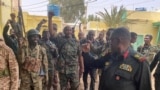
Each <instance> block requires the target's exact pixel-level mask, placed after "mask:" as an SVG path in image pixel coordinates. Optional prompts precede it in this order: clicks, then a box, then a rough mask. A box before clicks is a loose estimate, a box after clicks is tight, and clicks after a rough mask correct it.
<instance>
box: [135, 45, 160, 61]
mask: <svg viewBox="0 0 160 90" xmlns="http://www.w3.org/2000/svg"><path fill="white" fill-rule="evenodd" d="M137 51H138V52H139V53H141V54H142V55H144V56H146V59H147V61H148V63H149V64H151V62H152V60H153V58H154V56H155V54H156V53H157V52H158V48H157V47H156V46H151V45H144V46H140V47H138V49H137Z"/></svg>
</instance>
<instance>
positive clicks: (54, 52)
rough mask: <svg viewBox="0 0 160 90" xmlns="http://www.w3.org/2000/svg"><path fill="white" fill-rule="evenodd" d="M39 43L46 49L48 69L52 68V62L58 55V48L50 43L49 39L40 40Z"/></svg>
mask: <svg viewBox="0 0 160 90" xmlns="http://www.w3.org/2000/svg"><path fill="white" fill-rule="evenodd" d="M41 45H42V46H43V47H44V48H45V49H46V53H47V58H48V69H49V70H53V69H54V64H55V63H56V59H57V57H58V49H57V47H56V45H55V44H54V43H52V42H51V41H50V40H48V41H45V40H41Z"/></svg>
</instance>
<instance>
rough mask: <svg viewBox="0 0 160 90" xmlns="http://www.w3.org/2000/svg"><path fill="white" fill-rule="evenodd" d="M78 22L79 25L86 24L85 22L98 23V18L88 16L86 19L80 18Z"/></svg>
mask: <svg viewBox="0 0 160 90" xmlns="http://www.w3.org/2000/svg"><path fill="white" fill-rule="evenodd" d="M80 21H81V23H83V24H86V23H87V21H88V22H89V21H100V18H99V17H98V16H96V15H88V18H85V17H82V18H81V19H80Z"/></svg>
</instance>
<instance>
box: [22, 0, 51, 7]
mask: <svg viewBox="0 0 160 90" xmlns="http://www.w3.org/2000/svg"><path fill="white" fill-rule="evenodd" d="M45 2H48V0H47V1H46V0H45V1H42V2H39V3H34V4H28V5H23V6H22V7H30V6H34V5H38V4H42V3H45Z"/></svg>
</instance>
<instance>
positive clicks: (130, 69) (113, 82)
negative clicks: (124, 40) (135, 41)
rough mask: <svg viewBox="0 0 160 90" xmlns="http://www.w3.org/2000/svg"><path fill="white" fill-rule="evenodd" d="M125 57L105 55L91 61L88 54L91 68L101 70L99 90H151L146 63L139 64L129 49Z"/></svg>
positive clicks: (85, 54) (86, 54)
mask: <svg viewBox="0 0 160 90" xmlns="http://www.w3.org/2000/svg"><path fill="white" fill-rule="evenodd" d="M127 52H128V54H127V55H118V54H107V55H106V56H105V57H102V58H101V59H99V60H93V58H92V57H91V56H90V55H89V54H88V53H83V56H85V57H87V58H88V60H90V62H92V64H91V66H92V67H95V68H102V69H103V70H102V75H101V79H100V85H99V90H151V82H150V70H149V66H148V64H147V62H146V61H145V62H140V61H139V60H138V59H137V58H135V57H137V56H136V55H137V54H136V52H135V51H133V49H129V50H128V51H127Z"/></svg>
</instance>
